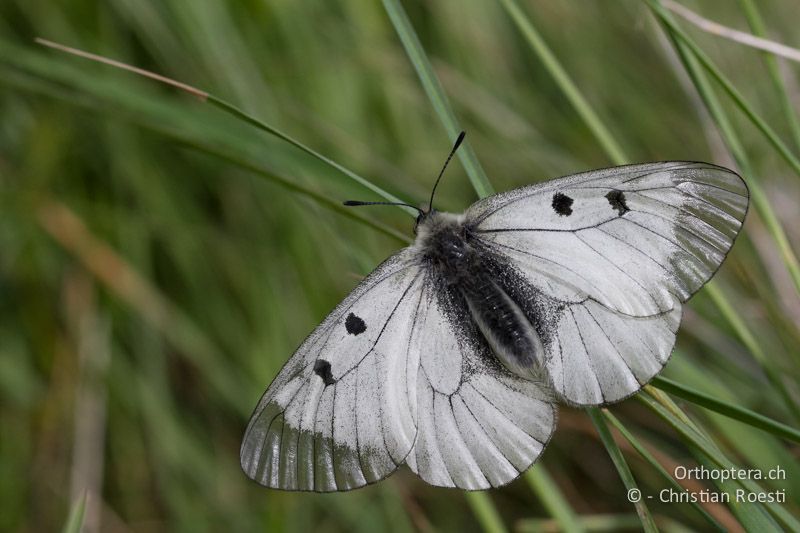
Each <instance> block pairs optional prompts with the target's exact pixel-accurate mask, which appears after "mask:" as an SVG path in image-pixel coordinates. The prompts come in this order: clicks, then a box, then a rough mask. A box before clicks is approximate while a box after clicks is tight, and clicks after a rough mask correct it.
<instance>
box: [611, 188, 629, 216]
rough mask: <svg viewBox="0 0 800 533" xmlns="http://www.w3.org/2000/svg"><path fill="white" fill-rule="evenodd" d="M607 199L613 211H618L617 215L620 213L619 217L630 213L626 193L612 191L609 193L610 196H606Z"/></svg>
mask: <svg viewBox="0 0 800 533" xmlns="http://www.w3.org/2000/svg"><path fill="white" fill-rule="evenodd" d="M606 199H607V200H608V203H609V204H610V205H611V209H616V210H617V213H619V216H622V215H624V214H625V213H627V212H628V211H630V209H628V204H626V203H625V193H624V192H622V191H620V190H618V189H612V190H610V191H608V194H606Z"/></svg>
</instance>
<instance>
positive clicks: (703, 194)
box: [467, 162, 748, 405]
mask: <svg viewBox="0 0 800 533" xmlns="http://www.w3.org/2000/svg"><path fill="white" fill-rule="evenodd" d="M747 206H748V191H747V187H746V185H745V184H744V182H743V181H742V179H741V178H740V177H739V176H738V175H736V174H735V173H733V172H732V171H730V170H727V169H724V168H722V167H718V166H714V165H709V164H705V163H688V162H666V163H651V164H644V165H628V166H624V167H616V168H610V169H604V170H597V171H592V172H586V173H582V174H576V175H574V176H568V177H565V178H560V179H556V180H552V181H548V182H545V183H542V184H538V185H533V186H530V187H524V188H521V189H516V190H513V191H509V192H507V193H504V194H499V195H496V196H492V197H489V198H486V199H484V200H481V201H479V202H477V203H476V204H474V205H473V206H472V207H471V208H470V209H469V210H468V211H467V221H468V224H470V225H471V226H472V227H473V229H474V232H475V234H476V235H477V237H478V238H479V240H480V242H481V243H482V244H483V245H484V246H485V247H486V249H487V250H488V251H490V252H491V253H494V254H497V255H498V256H499V257H500V258H501V259H502V260H503V261H505V262H506V263H507V264H510V265H512V266H513V268H514V269H515V270H517V271H518V272H519V273H520V274H521V275H522V276H523V277H524V279H525V280H526V282H528V283H530V284H531V285H532V286H534V287H535V288H536V289H537V290H539V291H541V292H542V293H543V294H545V295H547V296H548V297H550V298H552V299H554V300H555V301H558V302H560V303H561V308H560V311H559V313H558V315H557V316H556V317H555V320H554V321H553V322H554V323H555V324H556V326H554V327H555V332H556V334H555V335H553V336H552V337H553V339H554V342H552V343H550V346H548V360H547V365H546V366H547V370H548V373H549V375H550V378H551V380H552V382H553V386H554V388H555V389H556V391H557V392H558V393H559V394H560V395H561V397H562V398H563V399H564V400H566V401H568V402H571V403H574V404H578V405H599V404H605V403H610V402H613V401H618V400H620V399H622V398H625V397H627V396H629V395H630V394H632V393H634V392H636V391H637V390H639V389H640V388H641V387H642V385H643V384H644V383H647V381H649V380H650V379H651V378H652V377H653V376H654V375H655V374H656V373H658V372H659V371H660V370H661V368H663V366H664V365H665V364H666V361H667V359H668V358H669V354H670V352H671V351H672V347H673V345H674V342H675V332H676V331H677V326H678V323H679V322H680V315H681V311H680V304H681V302H685V301H686V300H687V299H688V298H689V297H690V296H691V295H692V294H694V293H695V292H696V291H697V290H699V289H700V287H702V286H703V284H704V283H706V282H707V281H708V280H709V279H710V278H711V276H712V275H713V274H714V272H716V270H717V269H718V268H719V265H720V264H721V263H722V261H723V259H724V258H725V256H726V254H727V253H728V250H729V249H730V247H731V246H732V245H733V241H734V239H735V238H736V235H737V234H738V232H739V229H740V228H741V226H742V223H743V221H744V217H745V214H746V211H747ZM551 318H552V317H551Z"/></svg>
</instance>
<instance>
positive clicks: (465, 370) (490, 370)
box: [406, 276, 556, 490]
mask: <svg viewBox="0 0 800 533" xmlns="http://www.w3.org/2000/svg"><path fill="white" fill-rule="evenodd" d="M414 322H415V324H414V333H413V335H412V346H414V347H418V349H419V351H420V363H419V364H420V370H419V372H418V373H417V376H416V380H415V381H413V382H410V383H412V384H413V386H414V388H415V390H416V396H417V428H418V429H417V439H416V442H415V444H414V448H413V450H412V451H411V453H410V454H409V455H408V457H407V458H406V462H407V464H408V465H409V467H410V468H411V469H412V470H413V471H414V472H415V473H417V474H418V475H419V476H420V477H421V478H422V479H424V480H425V481H426V482H428V483H430V484H432V485H437V486H441V487H458V488H462V489H469V490H474V489H486V488H490V487H498V486H502V485H505V484H507V483H509V482H511V481H512V480H514V479H515V478H516V477H518V476H519V475H520V473H522V472H524V471H525V470H526V469H527V468H528V467H530V466H531V465H532V464H533V463H534V462H535V461H536V459H537V458H538V457H539V454H541V452H542V450H543V449H544V447H545V446H546V445H547V443H548V441H549V440H550V437H551V435H552V433H553V431H554V429H555V425H556V406H555V405H554V403H553V399H552V394H551V393H549V392H547V391H548V387H546V386H543V385H542V384H539V383H535V382H533V381H527V380H524V379H522V378H519V377H517V376H515V375H513V374H511V373H510V372H509V371H508V370H506V369H505V367H503V366H502V365H501V364H500V363H499V361H498V359H497V357H496V356H495V355H494V354H493V353H492V352H491V350H490V349H489V347H488V345H487V344H486V341H485V340H484V339H483V337H482V336H481V335H480V333H479V332H478V330H477V328H476V327H475V325H474V323H473V322H472V321H471V320H470V318H469V315H468V311H467V308H466V304H465V303H464V302H463V301H461V300H460V298H459V295H458V294H457V293H454V292H451V291H448V290H447V289H446V288H445V287H443V286H442V285H441V284H439V283H437V281H436V280H435V277H433V276H431V277H429V278H428V279H427V280H426V283H425V286H424V289H423V293H422V299H421V302H420V305H419V308H418V311H417V313H416V314H415V318H414Z"/></svg>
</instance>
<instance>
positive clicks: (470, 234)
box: [415, 211, 545, 379]
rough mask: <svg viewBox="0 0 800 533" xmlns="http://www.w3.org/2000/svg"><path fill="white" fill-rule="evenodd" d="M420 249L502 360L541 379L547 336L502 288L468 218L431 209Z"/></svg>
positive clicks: (420, 229)
mask: <svg viewBox="0 0 800 533" xmlns="http://www.w3.org/2000/svg"><path fill="white" fill-rule="evenodd" d="M415 246H416V247H417V248H418V251H419V252H420V256H421V257H422V261H423V262H424V263H425V267H426V268H427V269H429V270H430V271H431V272H432V276H433V277H434V279H436V280H437V282H438V283H441V284H442V285H443V286H444V287H446V288H447V290H448V291H449V292H450V293H451V294H452V295H453V298H452V300H455V301H460V302H462V306H463V307H465V308H466V309H465V311H467V313H465V314H467V316H469V317H470V318H471V320H472V321H473V322H474V323H475V325H476V326H477V327H478V330H479V331H480V332H481V334H482V335H483V337H484V338H485V339H486V341H487V342H488V344H489V346H490V347H491V348H492V351H493V352H494V353H495V354H496V355H497V356H498V358H499V359H500V361H501V362H502V363H503V364H504V365H505V366H506V367H507V368H508V369H509V370H510V371H512V372H513V373H515V374H517V375H519V376H522V377H524V378H526V379H532V378H538V377H539V376H540V374H541V369H542V366H543V365H544V357H545V348H544V344H543V342H542V339H541V335H540V334H539V333H538V332H537V330H536V328H535V327H534V326H533V325H532V323H531V320H530V319H529V317H528V316H526V314H525V312H524V311H523V310H522V308H521V307H520V306H519V305H518V304H517V303H516V302H515V301H514V299H513V298H512V297H511V296H509V291H508V290H506V289H505V288H504V287H503V286H502V282H501V280H500V279H501V278H502V277H503V276H498V270H499V268H500V267H499V265H498V263H497V261H495V260H494V258H493V256H492V254H491V252H490V251H488V250H486V249H485V248H483V247H481V246H480V244H479V241H478V240H477V239H476V238H475V235H474V229H473V228H472V226H471V225H470V223H469V221H468V219H467V217H466V216H465V215H454V214H451V213H444V212H439V211H431V212H430V213H428V214H426V215H425V216H424V217H422V219H421V220H420V223H419V224H418V227H417V240H416V243H415ZM536 321H537V320H534V322H536Z"/></svg>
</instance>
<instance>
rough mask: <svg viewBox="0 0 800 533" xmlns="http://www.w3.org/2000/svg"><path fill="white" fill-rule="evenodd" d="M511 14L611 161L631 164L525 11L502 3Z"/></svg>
mask: <svg viewBox="0 0 800 533" xmlns="http://www.w3.org/2000/svg"><path fill="white" fill-rule="evenodd" d="M500 3H501V4H502V5H503V7H504V8H505V10H506V11H507V12H508V15H509V16H510V17H511V19H512V20H513V21H514V24H516V25H517V27H518V28H519V30H520V32H522V35H523V36H524V37H525V39H526V40H527V41H528V44H530V46H531V48H532V49H533V51H534V52H535V53H536V55H537V56H538V57H539V59H540V60H541V61H542V64H544V66H545V68H546V69H547V71H548V72H549V73H550V75H551V76H553V78H554V79H555V81H556V83H557V84H558V86H559V87H560V88H561V91H562V92H563V93H564V96H566V97H567V99H568V100H569V101H570V103H571V104H572V106H573V107H574V108H575V111H577V113H578V114H579V115H580V116H581V118H582V119H583V121H584V122H585V123H586V126H587V127H588V128H589V130H591V132H592V134H593V135H594V136H595V138H596V139H597V141H598V142H599V143H600V146H602V147H603V150H605V152H606V154H607V155H608V157H609V159H611V161H612V162H613V163H614V164H615V165H622V164H625V163H627V162H628V158H627V157H626V156H625V153H624V152H623V150H622V148H621V147H620V146H619V144H618V143H617V141H616V140H615V139H614V137H613V135H612V134H611V132H610V131H609V130H608V128H606V126H605V124H604V123H603V122H602V121H601V120H600V117H599V116H598V115H597V113H596V112H595V111H594V109H592V107H591V106H590V105H589V102H587V101H586V98H584V96H583V94H581V92H580V90H579V89H578V87H577V86H576V85H575V82H574V81H572V78H570V76H569V74H567V71H566V70H565V69H564V67H562V66H561V63H560V62H559V61H558V59H556V56H555V54H553V51H552V50H550V47H549V46H547V43H545V42H544V39H542V36H541V35H540V34H539V31H538V30H537V29H536V27H535V26H534V25H533V23H532V22H531V20H530V18H529V17H527V16H526V15H525V14H524V13H523V11H522V9H521V8H520V7H519V6H518V5H517V3H516V2H515V1H514V0H500Z"/></svg>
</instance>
